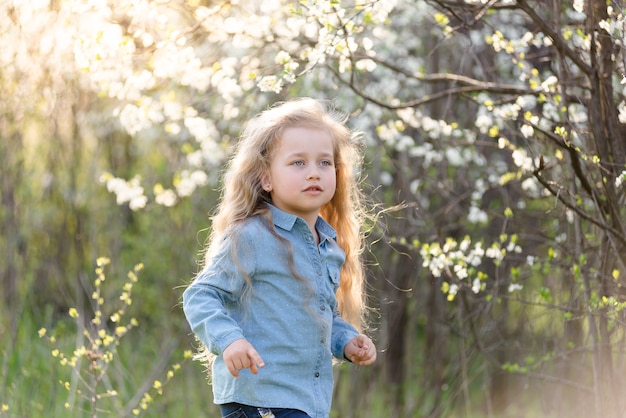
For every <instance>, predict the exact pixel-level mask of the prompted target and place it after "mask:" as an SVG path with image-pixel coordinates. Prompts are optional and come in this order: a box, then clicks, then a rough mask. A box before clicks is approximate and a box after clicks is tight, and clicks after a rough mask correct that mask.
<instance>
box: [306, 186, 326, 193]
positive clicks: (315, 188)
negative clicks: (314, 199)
mask: <svg viewBox="0 0 626 418" xmlns="http://www.w3.org/2000/svg"><path fill="white" fill-rule="evenodd" d="M304 191H305V192H323V191H324V189H322V188H321V187H320V186H317V185H313V186H309V187H307V188H306V189H304Z"/></svg>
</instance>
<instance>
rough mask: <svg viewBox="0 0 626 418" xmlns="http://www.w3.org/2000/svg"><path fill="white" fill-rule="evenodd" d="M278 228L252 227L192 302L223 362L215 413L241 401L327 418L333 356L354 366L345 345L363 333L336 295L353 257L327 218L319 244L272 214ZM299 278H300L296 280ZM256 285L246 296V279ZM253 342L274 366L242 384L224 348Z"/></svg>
mask: <svg viewBox="0 0 626 418" xmlns="http://www.w3.org/2000/svg"><path fill="white" fill-rule="evenodd" d="M268 206H269V207H270V211H271V215H272V220H273V223H274V225H273V226H274V229H275V231H276V233H277V234H278V235H279V236H280V237H283V238H284V239H285V240H286V241H287V242H288V243H289V244H290V245H291V247H292V252H293V263H292V264H291V265H292V267H291V268H290V263H289V256H290V255H289V251H288V247H286V243H285V242H283V241H282V240H280V239H279V238H277V237H276V236H274V235H273V234H272V232H271V231H270V230H269V229H268V226H267V225H266V223H265V222H264V221H263V220H262V218H261V217H260V216H255V217H252V218H250V219H248V220H246V221H244V222H243V223H242V224H241V225H240V226H239V227H237V229H236V230H235V231H234V234H235V235H236V236H237V239H236V244H234V243H233V240H231V239H230V238H227V239H226V241H224V245H223V246H222V248H221V250H220V251H219V252H217V253H216V254H215V255H213V257H212V261H211V262H210V263H208V264H207V266H206V267H205V268H204V269H203V270H202V271H201V272H200V274H199V275H198V277H197V278H196V279H195V280H194V282H193V283H191V285H190V286H189V287H188V288H187V289H186V290H185V292H184V294H183V310H184V312H185V315H186V317H187V321H188V322H189V324H190V326H191V329H192V330H193V332H194V333H195V335H196V336H197V337H198V338H199V339H200V341H202V342H203V343H204V344H205V345H206V346H207V347H208V349H209V350H210V351H211V352H213V353H214V354H216V355H217V357H216V358H215V360H214V362H213V367H212V374H213V376H212V385H213V397H214V402H215V403H216V404H224V403H230V402H237V403H242V404H246V405H252V406H257V407H268V408H272V407H274V408H293V409H299V410H302V411H305V412H306V413H307V414H309V415H310V416H311V417H313V418H328V416H329V415H330V406H331V401H332V392H333V371H332V356H335V357H336V358H338V359H341V360H345V358H344V354H343V349H344V346H345V345H346V344H347V343H348V342H349V341H350V340H351V339H352V338H353V337H354V336H355V335H357V331H356V330H355V328H354V327H353V326H352V325H350V324H348V323H347V322H346V321H344V320H343V319H342V318H341V316H340V315H339V311H338V310H337V300H336V298H335V292H336V291H337V288H338V286H339V271H340V269H341V266H342V265H343V263H344V260H345V253H344V251H343V250H342V249H341V247H339V245H338V244H337V242H336V240H335V239H336V233H335V231H334V230H333V228H332V227H331V226H330V225H329V224H328V223H327V222H326V221H324V220H323V219H322V218H321V217H319V218H318V219H317V222H316V225H315V227H316V230H317V232H318V235H319V238H320V242H319V244H318V245H316V243H315V239H314V237H313V234H312V233H311V231H310V229H309V227H308V225H307V224H306V222H305V221H304V220H303V219H302V218H299V217H297V216H294V215H291V214H289V213H286V212H284V211H282V210H280V209H278V208H276V207H274V206H272V205H268ZM292 269H295V271H296V272H297V274H298V275H299V276H300V279H298V278H296V277H294V274H293V273H292ZM246 275H247V276H248V277H249V278H250V279H251V280H252V287H251V288H247V287H246V284H245V283H246V282H245V276H246ZM239 338H246V339H247V340H248V341H249V342H250V343H251V344H252V345H253V346H254V348H255V349H256V350H257V352H258V353H259V354H260V356H261V357H262V358H263V361H264V363H265V367H264V368H262V369H259V373H258V374H257V375H253V374H252V373H251V372H250V370H249V369H244V370H242V371H241V372H240V374H239V377H238V378H235V377H233V376H232V375H231V374H230V373H229V371H228V369H227V368H226V365H225V363H224V359H223V357H222V353H223V351H224V349H225V348H226V347H227V346H228V345H229V344H231V343H232V342H234V341H235V340H237V339H239Z"/></svg>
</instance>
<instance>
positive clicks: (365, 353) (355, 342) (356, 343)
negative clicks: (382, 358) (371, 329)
mask: <svg viewBox="0 0 626 418" xmlns="http://www.w3.org/2000/svg"><path fill="white" fill-rule="evenodd" d="M343 355H344V356H345V357H346V358H347V359H348V360H350V361H351V362H353V363H354V364H358V365H359V366H369V365H370V364H373V363H374V362H375V361H376V347H375V346H374V343H373V342H372V340H370V339H369V337H367V336H366V335H363V334H359V335H357V336H356V337H354V338H353V339H352V340H350V342H349V343H348V344H346V346H345V347H344V348H343Z"/></svg>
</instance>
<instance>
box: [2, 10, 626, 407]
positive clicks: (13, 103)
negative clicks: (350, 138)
mask: <svg viewBox="0 0 626 418" xmlns="http://www.w3.org/2000/svg"><path fill="white" fill-rule="evenodd" d="M0 10H1V11H2V15H3V16H5V17H3V18H2V19H0V39H1V40H2V47H1V48H0V176H1V178H0V199H1V205H0V253H1V254H3V257H2V261H0V297H1V301H2V303H0V364H1V371H0V405H1V408H0V416H7V417H32V418H36V417H83V416H84V417H88V416H90V417H95V416H98V417H100V416H115V417H125V416H137V415H141V416H147V417H174V416H190V417H191V416H194V417H199V416H207V417H215V416H218V412H217V409H216V408H215V407H214V405H213V404H212V395H211V387H210V385H209V381H208V379H207V376H206V373H205V371H204V369H203V366H202V365H201V364H200V363H199V362H197V361H194V360H192V359H191V358H190V353H193V352H194V351H195V347H196V343H195V341H194V339H193V337H192V336H191V334H190V330H189V328H188V326H187V323H186V321H185V319H184V316H183V313H182V309H181V306H180V302H181V294H182V291H183V289H184V287H185V285H186V284H187V283H189V281H190V280H191V279H192V278H193V276H194V274H195V272H196V271H197V269H198V264H197V262H198V260H199V259H200V258H201V255H200V252H201V250H202V247H203V245H204V242H205V240H206V238H207V236H208V233H209V231H210V227H211V226H210V222H209V215H210V214H211V213H212V211H213V209H214V207H215V204H216V202H217V199H218V197H219V187H220V176H221V174H222V168H223V165H224V162H225V161H226V159H227V158H228V157H229V155H230V152H231V150H232V146H233V144H234V143H235V142H236V140H237V138H238V136H239V133H240V131H241V128H242V126H243V124H244V123H245V121H246V120H247V119H249V118H250V117H252V116H253V115H255V114H256V113H258V112H259V111H261V110H263V109H265V108H267V106H269V105H271V104H272V103H274V102H276V101H280V100H287V99H291V98H294V97H299V96H309V97H315V98H320V99H327V100H331V101H332V102H333V103H334V105H335V106H336V107H337V108H338V109H339V110H341V111H343V112H345V113H346V114H348V115H349V120H348V125H349V126H350V127H351V128H353V129H358V130H361V131H363V132H364V134H365V135H364V154H365V159H364V161H363V166H362V168H361V173H360V174H361V177H362V179H363V188H364V190H365V191H366V193H367V195H368V200H369V201H368V205H369V207H370V212H371V213H372V214H375V215H376V219H377V222H375V223H374V222H373V223H371V224H368V225H367V243H368V245H367V250H366V252H365V253H364V258H365V261H366V264H367V266H368V296H369V306H370V307H371V312H370V321H371V328H370V330H369V334H370V335H371V336H372V338H373V339H374V340H375V341H376V344H377V347H378V349H379V357H378V358H379V360H378V362H377V363H376V365H375V366H373V367H370V368H356V367H351V366H349V365H338V366H336V369H335V370H336V385H335V399H334V403H333V413H332V417H333V418H346V417H361V418H379V417H380V418H386V417H433V418H435V417H467V418H471V417H490V418H508V417H511V418H512V417H539V416H540V417H563V416H568V417H572V418H574V417H586V418H588V417H622V416H623V411H624V410H626V401H625V400H624V397H623V396H621V395H623V390H622V388H623V385H624V384H625V383H626V382H625V381H624V376H626V373H625V372H626V365H625V356H624V355H625V349H626V341H625V337H626V335H625V333H624V325H625V320H626V317H625V315H624V307H626V304H625V303H626V302H625V301H626V290H625V289H624V284H626V268H625V261H626V250H625V246H626V225H625V222H626V218H625V211H626V210H625V209H624V207H625V206H624V201H625V188H624V184H623V183H624V182H625V180H626V171H625V170H626V166H625V160H626V133H625V125H624V124H625V123H626V104H625V101H624V100H625V93H626V91H625V87H626V78H625V74H626V69H625V60H626V57H625V55H624V43H623V40H624V21H625V20H624V4H623V2H622V1H621V0H620V1H609V2H606V1H604V0H603V1H600V0H587V1H583V0H574V1H573V2H572V1H569V0H568V1H562V0H542V1H538V0H515V1H514V0H459V1H450V0H373V1H367V0H353V1H345V2H344V1H333V0H319V1H313V0H301V1H289V0H281V1H274V0H272V1H270V0H261V1H257V0H230V1H227V0H224V1H216V0H135V1H123V0H35V1H26V0H3V1H1V2H0ZM129 272H130V273H129Z"/></svg>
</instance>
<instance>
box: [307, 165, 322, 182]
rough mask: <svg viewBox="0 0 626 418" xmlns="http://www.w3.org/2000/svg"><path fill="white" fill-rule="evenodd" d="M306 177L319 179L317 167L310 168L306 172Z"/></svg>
mask: <svg viewBox="0 0 626 418" xmlns="http://www.w3.org/2000/svg"><path fill="white" fill-rule="evenodd" d="M306 179H307V180H319V179H320V174H319V172H318V170H317V168H312V169H311V170H310V171H309V172H308V174H307V176H306Z"/></svg>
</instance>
